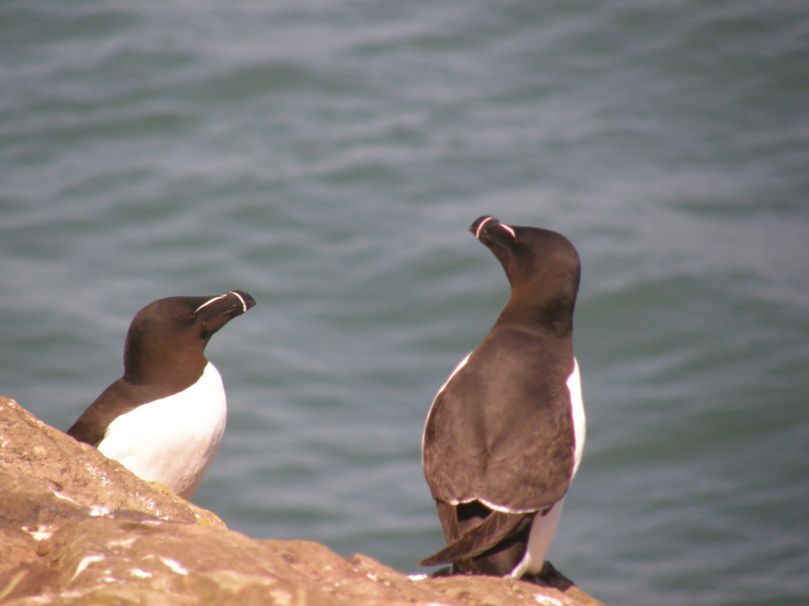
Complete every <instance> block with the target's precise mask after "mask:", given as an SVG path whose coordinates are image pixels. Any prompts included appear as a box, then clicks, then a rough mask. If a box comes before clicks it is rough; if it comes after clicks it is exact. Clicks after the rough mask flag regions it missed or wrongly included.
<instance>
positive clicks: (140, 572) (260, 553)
mask: <svg viewBox="0 0 809 606" xmlns="http://www.w3.org/2000/svg"><path fill="white" fill-rule="evenodd" d="M0 486H2V487H3V498H2V499H0V554H2V557H0V604H13V605H15V606H17V605H19V606H22V605H28V604H31V605H33V604H59V605H63V604H65V605H72V604H149V605H160V604H220V605H225V606H227V605H234V606H248V605H250V604H262V605H264V604H268V605H273V604H276V605H279V606H287V605H289V606H298V605H303V604H305V605H307V606H321V605H322V606H326V605H328V606H342V605H345V606H362V605H367V606H371V605H382V604H385V605H390V604H394V605H395V604H402V605H404V604H408V605H414V604H415V605H422V606H426V605H428V604H444V605H458V606H461V605H468V606H472V605H474V606H483V605H484V604H497V605H498V606H516V605H526V604H531V605H534V606H535V605H536V604H549V605H554V606H560V605H562V606H575V605H592V604H598V603H599V602H597V601H596V600H594V599H593V598H591V597H590V596H588V595H587V594H586V593H584V592H583V591H581V590H580V589H578V588H577V587H575V586H570V587H568V588H566V589H559V588H555V587H542V586H538V585H535V584H531V583H527V582H524V581H514V580H509V579H498V578H492V577H442V578H423V577H412V578H411V577H408V576H407V575H403V574H400V573H399V572H396V571H395V570H393V569H391V568H389V567H387V566H384V565H383V564H380V563H379V562H377V561H376V560H374V559H372V558H370V557H368V556H365V555H354V556H351V557H349V558H343V557H341V556H340V555H338V554H336V553H334V552H333V551H331V550H330V549H328V548H327V547H325V546H323V545H320V544H318V543H314V542H309V541H275V540H256V539H252V538H250V537H247V536H245V535H243V534H241V533H238V532H234V531H231V530H228V529H227V527H226V526H225V524H224V523H223V522H222V520H220V519H219V518H218V517H217V516H216V515H215V514H213V513H212V512H209V511H206V510H204V509H201V508H199V507H196V506H195V505H193V504H192V503H189V502H188V501H186V500H185V499H182V498H180V497H178V496H176V495H174V494H173V493H171V491H168V490H166V489H161V488H160V487H156V486H153V485H150V484H149V483H146V482H143V481H142V480H140V479H139V478H137V477H136V476H134V475H133V474H132V473H130V472H129V471H128V470H126V469H125V468H124V467H123V466H121V465H120V464H118V463H116V462H115V461H111V460H109V459H107V458H105V457H104V456H103V455H102V454H101V453H99V452H98V451H97V450H96V449H95V448H93V447H90V446H87V445H86V444H81V443H79V442H77V441H75V440H73V439H72V438H70V437H69V436H67V435H66V434H64V433H62V432H60V431H58V430H56V429H54V428H52V427H49V426H48V425H46V424H45V423H42V422H41V421H39V420H38V419H36V418H35V417H34V416H33V415H31V414H30V413H29V412H28V411H27V410H25V409H24V408H23V407H21V406H20V405H19V404H17V403H16V402H15V401H14V400H11V399H9V398H6V397H3V396H0Z"/></svg>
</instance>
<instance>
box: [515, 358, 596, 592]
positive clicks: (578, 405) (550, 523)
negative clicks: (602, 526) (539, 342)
mask: <svg viewBox="0 0 809 606" xmlns="http://www.w3.org/2000/svg"><path fill="white" fill-rule="evenodd" d="M567 389H568V391H569V392H570V405H571V409H572V410H571V413H572V416H573V435H574V436H575V449H574V451H573V475H572V476H571V477H570V481H571V482H572V481H573V476H575V475H576V471H578V469H579V464H580V463H581V457H582V454H583V453H584V439H585V434H586V422H585V416H584V401H583V400H582V395H581V377H580V376H579V363H578V362H577V361H576V358H573V372H572V373H570V376H569V377H568V379H567ZM564 503H565V500H564V498H563V499H561V500H559V501H557V502H556V503H555V504H554V505H553V507H551V510H550V511H549V512H548V513H547V514H545V515H544V516H543V515H540V514H537V515H536V516H535V517H534V521H533V522H532V523H531V531H530V533H529V535H528V545H527V547H526V550H525V555H524V556H523V559H522V561H521V562H520V563H519V564H518V565H517V566H516V567H515V568H514V570H512V571H511V573H510V574H509V576H510V577H514V578H519V577H521V576H522V575H524V574H525V573H526V572H528V573H532V574H537V573H538V572H540V571H541V570H542V566H543V565H544V564H545V557H546V555H547V553H548V549H549V548H550V546H551V543H552V542H553V537H554V536H555V535H556V528H557V526H559V520H560V519H561V517H562V508H563V506H564Z"/></svg>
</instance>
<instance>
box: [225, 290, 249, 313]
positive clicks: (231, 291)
mask: <svg viewBox="0 0 809 606" xmlns="http://www.w3.org/2000/svg"><path fill="white" fill-rule="evenodd" d="M228 294H231V295H233V296H234V297H236V298H237V299H238V300H239V301H240V302H241V304H242V312H243V313H246V312H247V303H245V302H244V299H243V298H242V296H241V295H240V294H239V293H237V292H236V291H235V290H229V291H228Z"/></svg>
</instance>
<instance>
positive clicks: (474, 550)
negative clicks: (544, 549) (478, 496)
mask: <svg viewBox="0 0 809 606" xmlns="http://www.w3.org/2000/svg"><path fill="white" fill-rule="evenodd" d="M535 513H536V512H530V513H505V512H502V511H492V512H491V513H490V514H489V515H487V516H486V518H485V519H484V520H483V521H482V522H481V523H480V524H478V525H477V526H475V527H473V528H472V529H471V530H470V531H469V532H467V533H466V534H463V535H461V536H460V537H458V538H457V539H456V540H455V541H453V542H452V543H450V544H449V545H447V546H446V547H444V548H443V549H441V550H439V551H437V552H435V553H434V554H433V555H431V556H430V557H428V558H424V559H423V560H421V561H420V562H419V565H420V566H438V565H440V564H451V563H452V562H458V561H460V560H465V559H468V558H473V557H475V556H478V555H480V554H482V553H484V552H486V551H488V550H490V549H491V548H492V547H495V546H496V545H498V544H499V543H500V542H502V541H504V540H506V539H507V538H509V537H510V536H512V535H514V534H516V533H518V532H520V531H521V530H522V529H523V528H524V527H525V524H526V523H530V521H531V519H532V518H533V517H534V515H535Z"/></svg>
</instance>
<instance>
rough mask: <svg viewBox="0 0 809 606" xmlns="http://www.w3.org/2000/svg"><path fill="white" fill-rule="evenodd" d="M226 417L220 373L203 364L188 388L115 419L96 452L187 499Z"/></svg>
mask: <svg viewBox="0 0 809 606" xmlns="http://www.w3.org/2000/svg"><path fill="white" fill-rule="evenodd" d="M226 421H227V400H226V399H225V389H224V386H223V385H222V377H221V376H220V375H219V371H218V370H216V367H215V366H214V365H213V364H211V363H210V362H209V363H208V365H207V366H206V367H205V370H204V371H203V373H202V376H201V377H200V378H199V380H198V381H197V382H196V383H194V384H193V385H191V386H190V387H188V388H186V389H184V390H183V391H181V392H179V393H176V394H174V395H172V396H168V397H166V398H161V399H159V400H154V401H153V402H149V403H148V404H142V405H141V406H138V407H137V408H135V409H134V410H131V411H130V412H128V413H126V414H123V415H121V416H120V417H118V418H117V419H115V420H114V421H113V422H112V423H110V425H109V427H108V428H107V431H106V433H105V434H104V439H103V440H102V441H101V443H100V444H99V445H98V450H100V451H101V452H102V453H103V454H104V455H105V456H107V457H109V458H110V459H115V460H116V461H118V462H119V463H121V464H123V465H124V466H125V467H127V468H128V469H129V470H130V471H132V472H133V473H134V474H135V475H137V476H138V477H140V478H142V479H144V480H147V481H150V482H160V483H161V484H163V485H164V486H167V487H168V488H171V489H172V490H173V491H174V492H176V493H177V494H179V495H180V496H183V497H186V498H188V497H190V496H191V494H193V492H194V491H195V490H196V489H197V487H198V486H199V485H200V483H201V482H202V480H203V478H204V477H205V472H206V471H207V470H208V467H209V466H210V464H211V462H212V461H213V458H214V456H215V455H216V451H217V450H218V449H219V443H220V442H221V441H222V435H223V434H224V432H225V423H226Z"/></svg>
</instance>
